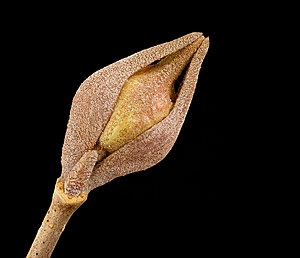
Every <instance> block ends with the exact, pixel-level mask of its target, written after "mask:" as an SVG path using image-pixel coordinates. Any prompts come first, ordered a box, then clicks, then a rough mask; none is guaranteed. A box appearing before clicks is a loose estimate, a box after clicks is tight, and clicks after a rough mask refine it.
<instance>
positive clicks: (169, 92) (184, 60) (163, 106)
mask: <svg viewBox="0 0 300 258" xmlns="http://www.w3.org/2000/svg"><path fill="white" fill-rule="evenodd" d="M202 40H203V38H199V39H198V40H196V41H195V42H193V43H192V44H190V45H188V46H187V47H185V48H183V49H180V50H178V51H177V52H174V53H172V54H171V55H168V56H166V57H165V58H163V59H162V60H160V61H159V62H157V63H156V64H152V65H149V66H147V67H146V68H143V69H141V70H140V71H138V72H137V73H135V74H133V75H132V76H131V77H129V78H128V79H127V81H126V82H125V84H124V85H123V87H122V89H121V91H120V94H119V96H118V99H117V102H116V104H115V107H114V111H113V113H112V115H111V117H110V119H109V121H108V123H107V125H106V127H105V128H104V131H103V132H102V134H101V136H100V139H99V141H100V146H101V147H102V148H104V149H105V150H106V151H108V152H109V153H111V152H114V151H116V150H117V149H119V148H120V147H122V146H123V145H124V144H126V143H127V142H129V141H131V140H133V139H134V138H136V137H137V136H138V135H140V134H141V133H143V132H145V131H146V130H147V129H149V128H150V127H152V126H153V125H155V124H156V123H159V122H160V121H161V120H162V119H164V118H165V117H166V116H167V115H168V114H169V113H170V111H171V109H172V106H173V102H172V100H173V99H174V95H175V91H174V83H175V82H176V80H177V78H178V77H179V75H180V74H181V73H182V71H183V70H184V68H185V67H186V66H187V65H188V64H189V62H190V60H191V58H192V56H193V54H194V53H195V51H196V50H197V48H198V47H199V46H200V44H201V42H202Z"/></svg>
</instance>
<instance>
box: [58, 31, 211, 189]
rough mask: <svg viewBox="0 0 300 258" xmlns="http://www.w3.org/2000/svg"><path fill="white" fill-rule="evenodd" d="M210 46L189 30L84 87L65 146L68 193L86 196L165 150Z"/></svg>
mask: <svg viewBox="0 0 300 258" xmlns="http://www.w3.org/2000/svg"><path fill="white" fill-rule="evenodd" d="M208 46H209V41H208V38H205V37H204V36H203V35H202V33H197V32H195V33H190V34H187V35H185V36H182V37H180V38H178V39H175V40H173V41H170V42H167V43H163V44H160V45H157V46H154V47H151V48H148V49H145V50H142V51H140V52H138V53H136V54H133V55H131V56H129V57H127V58H124V59H121V60H119V61H117V62H115V63H113V64H111V65H109V66H107V67H104V68H102V69H100V70H98V71H97V72H95V73H94V74H92V75H91V76H89V77H88V78H87V79H86V80H85V81H84V82H83V83H82V84H81V85H80V87H79V89H78V90H77V92H76V94H75V96H74V98H73V102H72V106H71V111H70V117H69V121H68V125H67V130H66V135H65V139H64V144H63V149H62V175H61V180H62V181H63V182H64V183H65V185H66V186H65V187H66V191H67V192H68V193H70V194H72V195H78V194H80V192H82V191H84V192H87V193H88V192H89V191H91V190H92V189H94V188H96V187H98V186H101V185H103V184H105V183H107V182H109V181H111V180H113V179H114V178H116V177H119V176H123V175H126V174H128V173H132V172H136V171H141V170H145V169H147V168H149V167H151V166H153V165H155V164H157V163H158V162H159V161H161V160H162V159H163V158H164V157H165V156H166V155H167V154H168V152H169V151H170V150H171V148H172V146H173V145H174V143H175V141H176V139H177V137H178V134H179V132H180V129H181V127H182V124H183V122H184V119H185V117H186V114H187V112H188V108H189V106H190V103H191V100H192V97H193V94H194V91H195V87H196V84H197V79H198V74H199V71H200V67H201V64H202V62H203V59H204V57H205V55H206V53H207V50H208ZM178 80H180V81H178ZM175 84H176V85H177V84H179V85H180V86H179V89H177V88H176V87H175ZM95 151H97V152H95ZM89 155H91V157H89ZM96 159H97V160H98V161H97V162H96ZM86 162H90V163H89V165H86V164H85V165H80V163H86ZM86 168H88V169H86ZM78 180H79V181H80V182H77V181H78ZM82 181H84V182H82Z"/></svg>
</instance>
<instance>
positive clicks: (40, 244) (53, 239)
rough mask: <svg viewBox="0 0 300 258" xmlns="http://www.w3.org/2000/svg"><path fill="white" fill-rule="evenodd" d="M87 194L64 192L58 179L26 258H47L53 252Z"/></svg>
mask: <svg viewBox="0 0 300 258" xmlns="http://www.w3.org/2000/svg"><path fill="white" fill-rule="evenodd" d="M86 199H87V195H86V194H80V195H79V196H77V197H75V196H72V195H69V194H66V193H64V187H63V183H62V182H60V181H59V179H58V180H57V182H56V184H55V189H54V193H53V197H52V201H51V204H50V207H49V210H48V212H47V214H46V216H45V218H44V220H43V222H42V225H41V226H40V228H39V230H38V232H37V234H36V236H35V239H34V241H33V243H32V245H31V248H30V250H29V252H28V254H27V256H26V258H38V257H42V258H46V257H51V254H52V252H53V250H54V248H55V246H56V243H57V242H58V240H59V238H60V236H61V234H62V232H63V230H64V228H65V226H66V224H67V223H68V221H69V219H70V218H71V216H72V215H73V213H74V212H75V211H76V210H77V209H78V208H79V207H80V206H81V205H82V204H83V203H84V202H85V201H86Z"/></svg>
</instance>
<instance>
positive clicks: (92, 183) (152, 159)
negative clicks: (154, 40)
mask: <svg viewBox="0 0 300 258" xmlns="http://www.w3.org/2000/svg"><path fill="white" fill-rule="evenodd" d="M208 46H209V41H208V39H205V40H204V41H203V43H202V45H201V46H200V47H199V49H198V51H197V52H196V54H195V55H194V57H193V58H192V60H191V63H190V66H189V68H188V70H187V73H186V75H185V78H184V80H183V83H182V85H181V89H180V91H179V94H178V97H177V99H176V102H175V105H174V108H173V109H172V111H171V112H170V114H169V115H168V116H167V117H166V118H165V119H163V120H162V121H161V122H160V123H158V124H156V125H154V126H153V127H151V128H150V129H148V130H147V131H146V132H145V133H143V134H141V135H140V136H138V137H137V138H136V139H135V140H134V141H131V142H129V143H127V144H126V145H125V146H123V147H122V148H120V149H118V150H117V151H116V152H114V153H112V154H111V155H109V156H108V157H107V158H106V159H104V160H103V161H102V162H100V163H99V164H96V166H95V169H94V171H93V174H92V176H91V178H90V180H89V182H88V184H89V186H88V188H90V189H94V188H96V187H98V186H100V185H103V184H105V183H107V182H109V181H111V180H112V179H114V178H116V177H120V176H124V175H126V174H129V173H132V172H136V171H141V170H145V169H147V168H149V167H151V166H153V165H155V164H157V163H158V162H159V161H161V160H162V159H163V158H164V157H165V156H166V155H167V154H168V152H169V151H170V150H171V148H172V147H173V145H174V143H175V141H176V139H177V137H178V135H179V132H180V129H181V127H182V125H183V122H184V120H185V117H186V114H187V111H188V109H189V106H190V103H191V100H192V97H193V93H194V91H195V87H196V84H197V79H198V74H199V70H200V67H201V64H202V62H203V59H204V57H205V55H206V53H207V50H208Z"/></svg>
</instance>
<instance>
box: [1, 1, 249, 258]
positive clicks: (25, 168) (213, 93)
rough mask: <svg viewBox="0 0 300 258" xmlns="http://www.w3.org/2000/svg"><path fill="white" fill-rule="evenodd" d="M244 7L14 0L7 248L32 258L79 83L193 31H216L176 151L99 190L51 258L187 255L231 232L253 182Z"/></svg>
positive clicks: (7, 98) (6, 63)
mask: <svg viewBox="0 0 300 258" xmlns="http://www.w3.org/2000/svg"><path fill="white" fill-rule="evenodd" d="M72 5H73V4H72ZM114 5H115V6H114ZM172 5H176V3H175V2H174V3H173V4H172ZM182 5H184V6H182ZM125 7H126V8H125ZM24 8H25V6H24ZM28 8H29V9H30V10H29V11H27V9H28ZM134 8H135V9H134ZM2 10H3V12H5V10H6V9H2ZM242 10H243V9H240V12H238V13H236V12H234V11H233V10H232V9H231V7H230V6H229V5H226V6H225V5H224V6H221V5H218V4H216V5H214V4H213V5H211V6H206V5H204V4H203V2H202V1H198V3H197V1H196V2H195V3H188V2H187V3H186V5H185V3H181V5H180V6H173V7H168V5H167V6H166V7H163V6H161V4H160V3H155V4H154V3H150V2H147V3H145V5H144V6H137V7H136V6H135V5H132V6H128V5H126V6H124V9H123V6H120V5H119V4H118V3H114V4H112V6H109V5H108V6H101V5H100V6H96V5H90V6H80V5H78V6H75V4H74V5H73V6H69V7H62V6H47V5H45V6H32V7H30V6H28V5H27V6H26V11H25V9H23V7H22V6H18V7H17V8H9V9H8V11H9V13H10V15H8V16H7V18H5V19H4V18H3V23H2V29H3V30H2V61H1V63H2V67H3V68H2V73H3V75H2V76H1V87H2V89H3V91H2V92H3V93H2V94H1V97H2V104H1V105H3V108H2V119H3V121H4V123H3V130H4V131H5V133H4V134H3V135H4V137H3V143H5V158H4V159H3V160H4V161H3V162H4V163H5V164H6V166H7V168H5V169H4V168H3V174H5V175H7V178H6V177H5V178H4V180H3V181H4V182H5V186H6V187H7V189H8V190H7V191H6V194H7V195H8V196H9V197H10V198H7V199H6V200H8V201H7V202H6V201H5V202H4V204H3V205H5V207H7V210H8V212H7V213H5V215H7V217H9V218H11V219H12V223H10V230H9V234H8V236H7V238H6V240H7V242H8V243H12V245H13V246H14V247H15V248H13V249H10V252H13V253H11V255H10V256H9V257H25V255H26V253H27V251H28V250H29V248H30V245H31V243H32V241H33V238H34V236H35V234H36V231H37V230H38V228H39V226H40V224H41V222H42V219H43V217H44V215H45V213H46V211H47V209H48V207H49V204H50V201H51V196H52V193H53V189H54V185H55V181H56V179H57V178H58V177H59V176H60V171H61V166H60V156H61V147H62V144H63V139H64V134H65V130H66V125H67V121H68V116H69V110H70V106H71V102H72V98H73V96H74V94H75V92H76V90H77V88H78V87H79V85H80V83H81V82H82V81H83V80H85V79H86V78H87V77H88V76H89V75H91V74H92V73H93V72H95V71H96V70H98V69H101V68H102V67H104V66H106V65H108V64H111V63H113V62H115V61H117V60H119V59H121V58H124V57H127V56H128V55H131V54H133V53H135V52H137V51H140V50H143V49H145V48H148V47H151V46H153V45H156V44H160V43H164V42H166V41H170V40H173V39H176V38H178V37H180V36H183V35H185V34H187V33H190V32H195V31H198V32H203V33H204V35H205V36H209V38H210V48H209V51H208V54H207V56H206V58H205V60H204V63H203V66H202V68H201V71H200V75H199V80H198V84H197V89H196V92H195V95H194V98H193V101H192V104H191V106H190V110H189V113H188V115H187V118H186V121H185V123H184V125H183V128H182V130H181V132H180V134H179V137H178V140H177V142H176V144H175V145H174V147H173V149H172V150H171V151H170V153H169V154H168V155H167V157H166V158H165V159H164V160H163V161H161V162H160V163H159V164H157V165H156V166H154V167H152V168H150V169H148V170H146V171H142V172H137V173H133V174H131V175H127V176H125V177H122V178H117V179H115V180H113V181H112V182H110V183H108V184H106V185H104V186H102V187H100V188H98V189H95V190H93V191H92V192H91V193H90V195H89V198H88V200H87V202H86V203H85V204H84V205H83V206H82V207H80V209H79V210H78V211H77V212H76V213H75V214H74V216H73V217H72V218H71V220H70V222H69V224H68V225H67V227H66V230H65V231H64V233H63V234H62V237H61V238H60V240H59V243H58V245H57V246H56V249H55V251H54V253H53V256H52V257H98V255H99V256H100V255H101V256H103V255H102V252H110V253H111V255H110V256H112V255H114V254H115V252H117V251H122V252H123V254H124V255H127V254H134V253H136V254H140V255H142V254H143V253H139V251H137V249H136V247H137V246H139V247H142V248H143V252H144V253H147V254H148V253H149V254H150V253H151V252H153V254H157V253H161V252H162V251H174V250H175V251H176V252H183V253H185V256H187V257H189V255H188V254H187V253H188V252H191V253H193V252H194V251H199V249H198V248H199V247H200V249H201V246H204V245H206V246H207V245H213V242H214V241H215V240H216V238H219V237H222V236H223V237H224V235H226V232H221V231H219V229H220V228H218V227H219V226H220V227H223V226H225V227H227V225H226V222H224V221H222V219H223V218H224V214H226V207H227V205H228V204H229V203H232V201H234V203H236V204H239V203H240V202H241V201H243V198H241V196H244V191H245V190H244V189H245V188H248V187H249V183H248V182H247V180H248V179H249V180H251V178H247V176H248V175H249V174H247V172H248V171H249V170H250V169H251V164H250V163H246V164H245V163H242V162H241V160H242V158H243V154H244V153H243V150H242V149H241V146H242V145H243V144H244V143H245V142H246V141H247V140H248V139H247V137H248V135H246V134H243V133H241V130H240V129H241V128H242V127H243V126H244V125H243V124H242V120H243V112H241V110H240V109H241V106H243V104H244V102H245V101H247V96H246V95H245V94H246V93H245V92H244V91H242V90H241V89H240V86H241V85H243V84H244V85H245V84H247V85H248V84H250V80H251V78H249V77H247V78H248V80H247V83H245V77H244V78H243V74H244V73H245V71H244V69H243V64H242V62H243V61H244V60H245V59H247V58H248V60H249V57H251V58H253V56H252V54H253V52H254V50H252V49H251V48H250V49H249V48H246V47H245V46H244V45H243V43H244V42H245V41H246V38H245V30H248V29H249V27H245V26H242V25H241V24H240V25H238V22H239V21H241V19H242V17H243V15H244V13H243V12H242ZM250 60H251V59H250ZM241 78H243V79H241ZM239 104H242V105H239ZM254 158H255V157H254ZM245 174H246V175H245ZM5 189H6V188H5ZM250 194H251V193H250ZM221 221H222V223H220V222H221ZM215 232H218V236H216V235H215ZM223 234H224V235H223ZM169 241H171V243H170V244H169ZM185 242H187V244H184V243H185ZM161 247H165V248H163V249H160V248H161ZM212 250H214V249H212ZM83 254H84V255H83Z"/></svg>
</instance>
